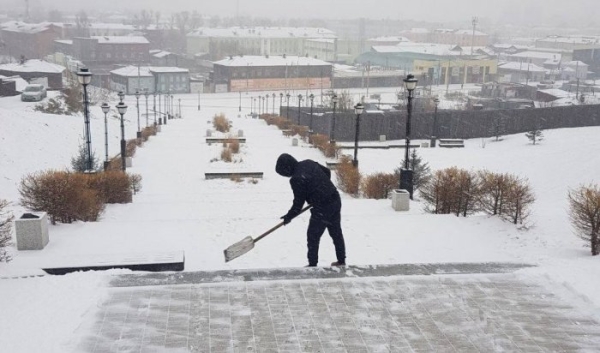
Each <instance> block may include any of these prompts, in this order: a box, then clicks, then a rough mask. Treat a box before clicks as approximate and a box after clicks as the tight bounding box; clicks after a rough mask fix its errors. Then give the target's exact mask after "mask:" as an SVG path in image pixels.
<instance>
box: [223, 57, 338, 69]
mask: <svg viewBox="0 0 600 353" xmlns="http://www.w3.org/2000/svg"><path fill="white" fill-rule="evenodd" d="M215 65H221V66H232V67H235V66H241V67H248V66H331V64H330V63H328V62H326V61H323V60H319V59H314V58H310V57H305V56H285V57H283V56H268V57H266V56H247V55H244V56H233V57H229V58H227V59H223V60H220V61H216V62H215Z"/></svg>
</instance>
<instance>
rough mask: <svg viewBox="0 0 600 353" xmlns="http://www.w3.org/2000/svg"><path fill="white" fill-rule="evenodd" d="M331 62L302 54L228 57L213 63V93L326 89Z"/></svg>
mask: <svg viewBox="0 0 600 353" xmlns="http://www.w3.org/2000/svg"><path fill="white" fill-rule="evenodd" d="M331 77H332V65H331V64H330V63H328V62H325V61H323V60H319V59H314V58H310V57H305V56H287V55H283V56H247V55H244V56H231V57H229V58H228V59H223V60H220V61H217V62H215V63H214V72H213V76H212V82H213V84H214V91H215V92H242V91H262V90H292V89H328V88H330V87H331Z"/></svg>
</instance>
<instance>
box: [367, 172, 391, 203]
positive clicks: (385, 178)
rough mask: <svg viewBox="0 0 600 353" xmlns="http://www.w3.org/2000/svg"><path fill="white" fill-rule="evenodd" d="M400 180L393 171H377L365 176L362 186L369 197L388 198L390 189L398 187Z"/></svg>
mask: <svg viewBox="0 0 600 353" xmlns="http://www.w3.org/2000/svg"><path fill="white" fill-rule="evenodd" d="M399 180H400V179H399V178H398V175H396V174H393V173H376V174H373V175H368V176H366V177H364V178H363V180H362V181H361V184H360V188H361V190H362V194H363V195H364V197H366V198H368V199H376V200H380V199H387V198H388V195H389V193H390V191H392V190H394V189H396V188H397V187H398V183H399Z"/></svg>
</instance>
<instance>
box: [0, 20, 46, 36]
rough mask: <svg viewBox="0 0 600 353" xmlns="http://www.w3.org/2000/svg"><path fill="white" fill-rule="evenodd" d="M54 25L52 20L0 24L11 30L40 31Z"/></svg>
mask: <svg viewBox="0 0 600 353" xmlns="http://www.w3.org/2000/svg"><path fill="white" fill-rule="evenodd" d="M52 26H53V24H52V23H50V22H42V23H25V22H21V21H9V22H4V23H2V24H0V29H2V30H4V31H9V32H22V33H39V32H43V31H46V30H48V29H50V27H52Z"/></svg>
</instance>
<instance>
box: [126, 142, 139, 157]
mask: <svg viewBox="0 0 600 353" xmlns="http://www.w3.org/2000/svg"><path fill="white" fill-rule="evenodd" d="M140 144H141V141H139V139H131V140H127V142H126V143H125V156H126V157H133V156H135V151H136V149H137V147H138V146H139V145H140Z"/></svg>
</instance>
